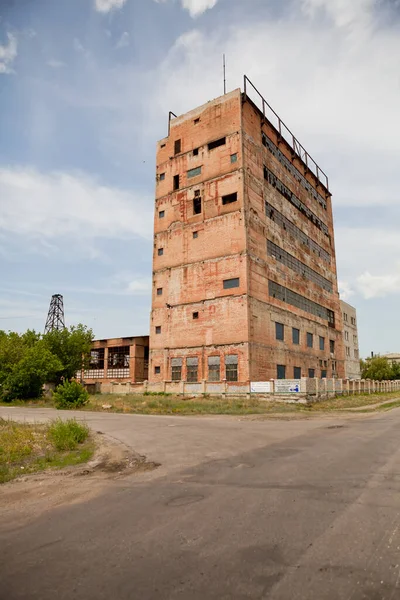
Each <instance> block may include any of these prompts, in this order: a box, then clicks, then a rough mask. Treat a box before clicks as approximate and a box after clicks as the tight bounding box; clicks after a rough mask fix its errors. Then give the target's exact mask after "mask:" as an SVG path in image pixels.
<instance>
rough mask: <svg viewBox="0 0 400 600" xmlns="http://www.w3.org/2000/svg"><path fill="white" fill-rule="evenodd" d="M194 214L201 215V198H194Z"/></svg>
mask: <svg viewBox="0 0 400 600" xmlns="http://www.w3.org/2000/svg"><path fill="white" fill-rule="evenodd" d="M193 214H194V215H200V214H201V198H193Z"/></svg>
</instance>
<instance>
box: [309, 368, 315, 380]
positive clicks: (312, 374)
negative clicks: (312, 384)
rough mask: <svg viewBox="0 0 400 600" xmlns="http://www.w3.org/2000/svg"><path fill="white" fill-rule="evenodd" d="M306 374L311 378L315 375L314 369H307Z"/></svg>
mask: <svg viewBox="0 0 400 600" xmlns="http://www.w3.org/2000/svg"><path fill="white" fill-rule="evenodd" d="M308 376H309V377H310V378H311V379H312V378H313V377H315V369H308Z"/></svg>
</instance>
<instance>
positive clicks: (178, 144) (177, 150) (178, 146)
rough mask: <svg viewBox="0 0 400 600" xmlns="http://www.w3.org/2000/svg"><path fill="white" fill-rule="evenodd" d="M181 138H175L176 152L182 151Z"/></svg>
mask: <svg viewBox="0 0 400 600" xmlns="http://www.w3.org/2000/svg"><path fill="white" fill-rule="evenodd" d="M181 147H182V145H181V140H175V144H174V154H179V153H180V151H181Z"/></svg>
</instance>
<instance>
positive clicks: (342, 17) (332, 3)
mask: <svg viewBox="0 0 400 600" xmlns="http://www.w3.org/2000/svg"><path fill="white" fill-rule="evenodd" d="M301 2H302V8H303V11H304V12H305V13H306V14H307V15H308V16H311V17H315V16H317V15H318V14H319V13H321V12H322V13H326V14H327V15H328V16H329V17H330V18H331V19H332V20H333V21H334V23H335V24H336V25H337V26H338V27H345V26H347V25H350V24H357V23H358V24H360V23H366V22H369V21H370V18H371V14H372V12H373V9H374V8H375V6H376V5H377V4H378V3H379V0H301Z"/></svg>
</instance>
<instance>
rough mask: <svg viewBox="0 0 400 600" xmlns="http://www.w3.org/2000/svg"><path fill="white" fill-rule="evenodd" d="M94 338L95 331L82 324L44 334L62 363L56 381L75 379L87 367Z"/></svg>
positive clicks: (49, 347)
mask: <svg viewBox="0 0 400 600" xmlns="http://www.w3.org/2000/svg"><path fill="white" fill-rule="evenodd" d="M92 340H93V331H92V330H91V329H88V328H87V327H86V326H85V325H82V324H79V325H77V327H70V328H69V329H64V330H62V331H50V332H49V333H46V334H45V335H44V336H43V341H44V343H45V344H46V346H47V347H48V349H49V350H50V352H52V353H53V354H54V355H55V356H57V357H58V358H59V359H60V361H61V363H62V369H61V370H60V371H59V372H58V373H57V376H56V379H55V380H54V383H60V382H61V381H63V380H64V379H68V380H70V379H73V378H74V377H76V374H77V372H79V371H80V370H81V369H84V368H87V366H88V361H89V358H90V349H91V344H92Z"/></svg>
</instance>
